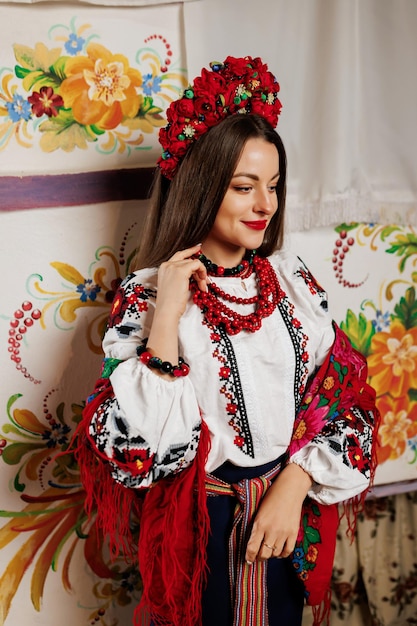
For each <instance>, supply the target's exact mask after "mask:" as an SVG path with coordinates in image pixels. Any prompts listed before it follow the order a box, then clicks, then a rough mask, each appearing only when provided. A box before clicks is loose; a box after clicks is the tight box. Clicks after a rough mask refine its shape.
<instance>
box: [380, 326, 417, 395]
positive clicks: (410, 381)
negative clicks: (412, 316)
mask: <svg viewBox="0 0 417 626" xmlns="http://www.w3.org/2000/svg"><path fill="white" fill-rule="evenodd" d="M368 367H369V375H370V376H371V377H372V383H373V385H374V386H375V387H376V389H378V392H379V393H381V394H382V393H390V394H391V395H392V396H394V397H395V398H398V397H404V396H406V395H407V393H408V390H409V389H417V327H415V328H409V329H406V328H405V327H404V326H403V324H402V323H401V322H400V321H399V320H398V319H394V320H393V322H392V323H391V325H390V327H389V329H387V330H386V331H382V332H379V333H376V334H375V335H374V336H373V337H372V343H371V353H370V354H369V356H368Z"/></svg>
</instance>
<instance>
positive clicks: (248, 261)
mask: <svg viewBox="0 0 417 626" xmlns="http://www.w3.org/2000/svg"><path fill="white" fill-rule="evenodd" d="M255 254H256V250H247V251H246V253H245V256H244V257H243V259H242V260H241V262H240V263H239V265H236V266H235V267H223V266H222V265H216V263H213V262H212V261H210V259H208V258H207V257H206V256H205V255H204V254H203V253H201V254H199V255H198V259H199V260H200V261H201V262H202V263H203V265H204V266H205V267H206V269H207V272H208V274H209V275H210V276H241V275H242V274H243V273H245V272H246V271H247V270H248V268H249V267H251V266H252V264H253V259H254V256H255Z"/></svg>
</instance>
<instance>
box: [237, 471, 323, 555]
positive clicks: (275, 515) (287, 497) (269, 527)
mask: <svg viewBox="0 0 417 626" xmlns="http://www.w3.org/2000/svg"><path fill="white" fill-rule="evenodd" d="M312 482H313V481H312V479H311V477H310V475H309V474H307V473H306V472H305V471H304V470H303V469H302V468H301V467H299V466H298V465H295V464H294V463H290V464H289V465H287V467H285V468H284V469H283V470H282V472H281V473H280V474H279V475H278V477H277V478H276V479H275V481H274V482H273V484H272V485H271V487H270V488H269V489H268V491H267V492H266V494H265V496H264V498H263V499H262V502H261V504H260V506H259V509H258V511H257V513H256V516H255V520H254V523H253V527H252V532H251V535H250V538H249V541H248V545H247V547H246V555H245V559H246V562H247V563H253V562H254V561H255V560H256V559H258V560H260V561H266V560H267V559H270V558H271V557H279V558H283V557H287V556H289V555H290V554H291V552H292V551H293V550H294V547H295V542H296V540H297V535H298V531H299V528H300V519H301V508H302V505H303V501H304V499H305V497H306V495H307V492H308V490H309V489H310V487H311V485H312Z"/></svg>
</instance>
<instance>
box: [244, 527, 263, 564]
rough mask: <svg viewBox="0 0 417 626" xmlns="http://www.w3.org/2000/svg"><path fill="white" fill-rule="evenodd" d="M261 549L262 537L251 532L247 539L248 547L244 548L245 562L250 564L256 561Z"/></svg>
mask: <svg viewBox="0 0 417 626" xmlns="http://www.w3.org/2000/svg"><path fill="white" fill-rule="evenodd" d="M261 548H262V535H260V534H258V533H255V532H254V531H252V534H251V536H250V538H249V541H248V545H247V546H246V553H245V560H246V562H247V563H249V564H251V563H254V562H255V561H256V559H257V558H258V554H259V552H260V550H261Z"/></svg>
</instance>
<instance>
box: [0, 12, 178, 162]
mask: <svg viewBox="0 0 417 626" xmlns="http://www.w3.org/2000/svg"><path fill="white" fill-rule="evenodd" d="M59 28H60V29H61V31H62V29H64V30H65V27H64V26H62V25H60V26H59ZM89 28H90V27H89V25H86V24H84V25H81V26H80V27H79V28H76V27H75V20H72V23H71V27H68V28H67V29H66V31H65V35H62V33H61V32H60V35H59V36H57V37H56V39H57V40H58V41H61V42H62V41H64V45H63V48H61V47H54V48H51V49H50V48H48V47H47V45H46V44H45V43H43V42H38V43H36V44H35V46H34V47H33V48H31V47H29V46H26V45H23V44H15V45H14V46H13V50H14V56H15V59H16V62H17V63H16V65H15V70H14V74H13V73H11V72H10V70H9V69H8V68H0V76H1V77H2V80H1V86H0V150H1V149H5V148H6V146H7V145H8V143H9V141H10V140H11V139H12V138H14V139H15V140H17V142H18V143H19V145H20V146H22V147H25V148H28V147H31V146H32V145H33V141H34V139H35V137H36V136H38V137H40V139H39V145H40V147H41V148H42V150H43V151H45V152H52V151H54V150H57V149H61V150H64V151H66V152H71V151H73V150H75V149H76V148H78V149H83V150H85V149H87V148H88V145H89V144H92V143H95V144H96V145H97V149H99V151H100V152H101V153H112V152H113V151H114V150H118V151H119V152H127V153H128V154H130V153H131V151H132V150H139V149H142V148H145V146H142V147H141V145H142V144H143V142H144V135H143V133H147V134H153V133H155V131H156V130H158V129H159V127H161V126H164V125H165V124H166V119H165V117H164V109H165V108H166V106H167V104H169V102H170V101H171V100H172V99H173V98H175V97H177V96H178V93H179V92H180V91H181V90H182V89H183V88H184V87H185V86H186V78H185V72H184V71H182V70H178V71H176V72H173V71H168V69H169V68H168V65H170V64H171V62H172V58H171V55H172V51H171V49H170V44H169V43H168V42H167V41H166V39H165V38H163V37H158V36H157V35H153V36H152V38H153V40H154V41H155V42H159V43H162V45H163V46H164V48H165V52H166V55H167V58H165V59H164V60H162V58H161V55H160V54H159V53H158V51H157V49H156V48H155V49H150V48H149V47H146V48H144V49H143V50H139V51H138V52H137V53H136V55H135V61H136V62H137V63H138V64H139V67H137V68H136V67H133V66H132V64H131V62H130V61H129V59H128V58H127V56H126V55H124V54H122V53H119V52H116V53H114V52H112V51H110V50H109V49H108V48H106V47H105V46H104V45H102V44H101V43H98V42H97V41H92V39H93V37H94V38H95V39H96V38H97V35H94V36H93V35H91V34H90V35H89V36H88V35H87V31H88V29H89ZM57 29H58V26H55V27H52V28H51V29H50V31H49V35H50V36H51V35H52V34H54V33H55V31H56V30H57ZM142 76H144V77H145V79H143V78H142ZM149 147H150V146H147V147H146V149H149Z"/></svg>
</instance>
